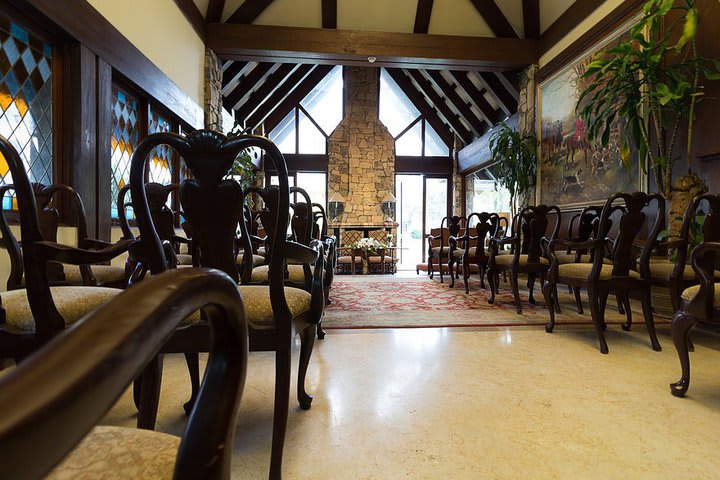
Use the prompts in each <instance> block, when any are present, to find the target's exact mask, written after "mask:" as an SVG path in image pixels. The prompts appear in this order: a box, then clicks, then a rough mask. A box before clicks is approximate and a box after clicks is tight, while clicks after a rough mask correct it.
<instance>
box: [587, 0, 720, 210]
mask: <svg viewBox="0 0 720 480" xmlns="http://www.w3.org/2000/svg"><path fill="white" fill-rule="evenodd" d="M699 19H700V13H699V11H698V9H697V7H696V0H649V1H647V2H646V3H645V5H644V7H643V14H642V18H641V19H640V20H639V21H638V23H637V24H636V25H634V26H633V27H632V28H631V29H630V32H629V38H628V39H627V40H625V41H622V42H620V43H618V44H617V45H615V46H614V47H612V48H609V49H608V50H606V51H604V52H602V53H601V54H599V55H598V58H597V59H596V60H595V61H593V62H592V63H590V65H588V67H587V69H586V71H585V73H584V75H583V77H582V78H584V79H588V80H589V82H588V84H587V87H586V88H585V90H584V91H583V92H582V93H581V95H580V97H579V98H578V104H577V111H578V112H580V115H581V117H582V118H583V119H584V120H585V122H586V124H587V125H588V137H589V139H590V140H591V141H595V142H599V143H600V144H602V146H607V145H608V142H609V140H610V134H611V130H613V129H617V128H621V129H622V130H624V134H623V135H622V137H623V138H624V139H625V140H624V144H623V146H622V148H621V151H620V156H621V158H622V161H623V165H624V166H625V168H630V163H631V162H630V159H631V150H632V149H633V148H635V149H637V151H638V154H639V158H640V162H641V165H642V167H643V169H644V171H645V172H647V171H648V170H650V171H651V172H652V175H653V178H654V180H655V184H656V186H657V189H658V191H659V192H660V193H662V194H663V196H665V198H666V199H667V200H668V201H670V203H671V204H672V203H673V200H676V199H674V198H673V197H674V195H673V193H674V191H678V192H679V191H680V190H684V191H688V190H692V189H693V187H695V190H694V191H702V190H703V189H705V190H706V187H704V184H703V183H702V181H701V180H700V178H699V177H697V175H695V174H694V173H693V171H692V154H693V150H692V147H693V127H694V124H693V122H694V118H695V107H696V105H697V103H698V102H699V101H700V100H701V99H702V98H703V84H702V82H703V81H705V80H718V79H720V62H718V61H715V60H709V59H706V58H703V57H701V56H699V55H698V54H697V48H696V38H697V28H698V22H699ZM681 128H684V129H686V133H687V135H686V136H685V138H686V145H685V155H686V158H687V164H688V174H687V175H686V176H685V177H684V178H682V179H679V180H678V182H676V183H673V178H672V172H673V164H674V163H675V161H676V160H677V159H678V158H680V155H679V154H678V153H676V149H677V147H678V143H679V141H678V138H679V132H680V130H681ZM658 139H659V140H660V141H658ZM685 196H687V194H686V195H685ZM691 198H692V197H691ZM683 200H684V202H675V203H676V205H674V206H672V205H671V210H673V211H679V212H680V214H682V212H684V209H685V208H686V207H687V201H688V200H689V199H683ZM680 203H684V204H683V205H680ZM675 216H677V215H674V214H672V213H671V214H670V218H671V219H672V218H674V217H675Z"/></svg>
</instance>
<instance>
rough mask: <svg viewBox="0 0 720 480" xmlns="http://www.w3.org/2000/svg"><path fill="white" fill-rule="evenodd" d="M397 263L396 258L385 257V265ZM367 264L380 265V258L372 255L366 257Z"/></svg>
mask: <svg viewBox="0 0 720 480" xmlns="http://www.w3.org/2000/svg"><path fill="white" fill-rule="evenodd" d="M397 261H398V259H397V258H394V257H390V256H385V263H396V262H397ZM368 262H370V263H381V262H382V257H381V256H380V255H372V256H370V257H368Z"/></svg>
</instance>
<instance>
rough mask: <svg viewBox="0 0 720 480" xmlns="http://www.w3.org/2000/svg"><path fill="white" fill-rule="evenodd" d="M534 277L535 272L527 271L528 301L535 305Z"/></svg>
mask: <svg viewBox="0 0 720 480" xmlns="http://www.w3.org/2000/svg"><path fill="white" fill-rule="evenodd" d="M536 277H537V274H535V273H528V290H529V291H530V295H529V298H528V301H529V302H530V304H531V305H535V297H534V295H533V290H535V278H536Z"/></svg>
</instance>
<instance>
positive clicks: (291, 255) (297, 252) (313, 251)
mask: <svg viewBox="0 0 720 480" xmlns="http://www.w3.org/2000/svg"><path fill="white" fill-rule="evenodd" d="M315 242H317V243H315ZM310 245H313V247H307V246H305V245H302V244H300V243H297V242H292V241H286V242H285V259H286V260H291V261H294V262H300V263H315V260H317V257H318V255H320V256H322V255H321V253H322V244H321V243H320V242H319V241H317V240H313V241H312V242H310Z"/></svg>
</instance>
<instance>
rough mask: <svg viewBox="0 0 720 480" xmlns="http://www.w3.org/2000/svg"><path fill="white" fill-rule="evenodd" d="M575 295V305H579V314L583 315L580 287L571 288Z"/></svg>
mask: <svg viewBox="0 0 720 480" xmlns="http://www.w3.org/2000/svg"><path fill="white" fill-rule="evenodd" d="M570 288H571V289H572V291H573V293H574V294H575V305H577V313H579V314H580V315H582V314H583V306H582V298H580V287H570Z"/></svg>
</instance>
